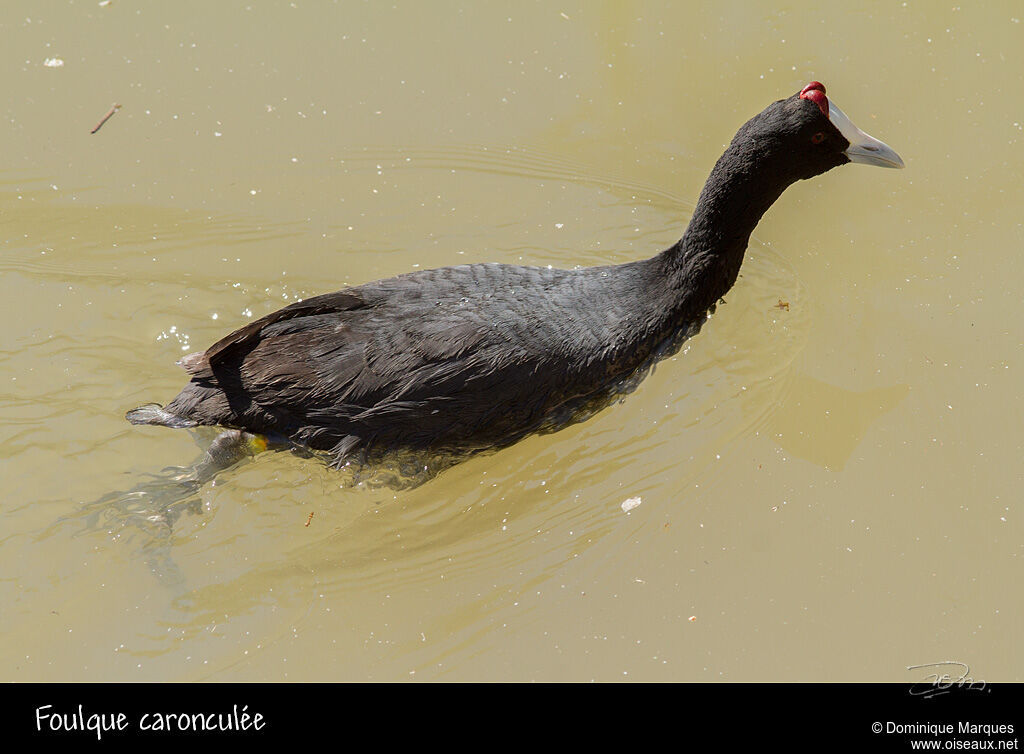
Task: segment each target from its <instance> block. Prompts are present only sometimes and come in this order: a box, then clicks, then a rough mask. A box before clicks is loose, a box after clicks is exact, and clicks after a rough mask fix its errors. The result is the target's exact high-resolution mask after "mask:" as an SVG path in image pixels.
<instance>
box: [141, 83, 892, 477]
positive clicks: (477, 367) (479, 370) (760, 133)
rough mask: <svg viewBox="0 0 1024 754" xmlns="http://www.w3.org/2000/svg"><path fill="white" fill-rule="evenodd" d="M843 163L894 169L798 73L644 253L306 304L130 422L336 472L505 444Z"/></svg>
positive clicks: (650, 339)
mask: <svg viewBox="0 0 1024 754" xmlns="http://www.w3.org/2000/svg"><path fill="white" fill-rule="evenodd" d="M847 162H862V163H866V164H869V165H878V166H881V167H893V168H901V167H903V161H902V160H901V159H900V157H899V155H897V154H896V153H895V152H894V151H893V150H892V149H891V148H889V147H888V146H887V145H885V144H883V143H882V142H880V141H878V140H877V139H874V138H872V137H870V136H868V135H867V134H865V133H864V132H863V131H861V130H860V129H858V128H857V127H856V126H854V125H853V123H851V122H850V120H849V118H847V117H846V116H845V115H844V114H843V112H842V111H841V110H840V109H839V108H838V107H836V106H835V105H834V104H832V103H831V102H830V101H829V99H828V98H827V97H826V95H825V87H824V86H822V85H821V84H820V83H818V82H811V83H810V84H808V85H807V86H806V87H804V88H803V89H802V90H801V91H800V92H798V93H796V94H794V95H793V96H791V97H789V98H788V99H783V100H779V101H778V102H775V103H773V104H772V105H769V106H768V107H767V108H766V109H765V110H764V111H763V112H762V113H760V114H759V115H756V116H755V117H753V118H752V119H751V120H749V121H747V123H746V124H744V125H743V127H742V128H740V130H739V131H738V132H737V133H736V136H735V137H734V138H733V140H732V143H731V144H730V145H729V147H728V149H727V150H726V151H725V154H723V155H722V156H721V158H719V160H718V162H717V164H716V165H715V167H714V169H713V170H712V171H711V175H710V177H709V178H708V180H707V183H706V184H705V186H704V189H703V191H702V192H701V195H700V199H699V201H698V202H697V207H696V209H695V211H694V214H693V218H692V220H691V221H690V224H689V227H687V229H686V233H685V234H684V235H683V237H682V238H681V239H680V240H679V241H678V242H677V243H675V244H674V245H673V246H671V247H670V248H668V249H666V250H665V251H663V252H661V253H660V254H658V255H656V256H654V257H652V258H650V259H645V260H643V261H639V262H629V263H627V264H621V265H612V266H605V267H590V268H584V269H576V270H559V269H546V268H540V267H522V266H514V265H505V264H471V265H460V266H457V267H444V268H441V269H436V270H424V271H418V272H412V273H408V274H405V275H399V276H398V277H393V278H388V279H386V280H379V281H377V282H373V283H367V284H365V285H360V286H357V287H354V288H346V289H344V290H341V291H338V292H336V293H328V294H324V295H321V296H314V297H313V298H310V299H307V300H305V301H300V302H297V303H294V304H292V305H290V306H286V307H285V308H283V309H281V310H279V311H276V312H274V313H272V314H269V315H267V316H266V317H263V318H262V319H259V320H256V321H254V322H252V323H250V324H248V325H246V326H245V327H242V328H241V329H239V330H236V331H235V332H233V333H231V334H230V335H228V336H226V337H224V338H222V339H221V340H219V341H217V342H216V343H214V344H213V345H212V346H211V347H210V348H208V349H207V350H206V351H205V352H204V353H195V354H192V355H190V356H188V357H186V358H184V359H182V360H181V362H179V363H180V364H181V365H182V366H183V367H184V368H185V370H186V371H187V372H188V373H189V374H190V375H191V381H190V382H189V383H188V384H187V385H186V386H185V388H184V389H183V390H182V391H181V393H179V394H178V396H177V397H176V398H175V399H174V400H172V401H171V402H170V403H169V404H168V405H167V406H166V407H165V408H161V407H160V406H158V405H156V404H149V405H146V406H142V407H140V408H137V409H135V410H133V411H130V412H128V414H127V419H128V420H129V421H130V422H132V423H134V424H160V425H164V426H168V427H192V426H196V425H219V426H222V427H227V428H233V429H234V430H236V431H234V432H231V431H229V432H226V433H225V434H224V435H222V438H223V442H222V445H231V444H234V443H238V442H240V440H241V439H244V440H246V441H248V442H250V444H251V442H252V441H253V439H254V438H253V435H252V434H250V433H256V434H258V435H260V436H270V437H278V438H283V439H286V440H287V441H289V442H290V443H294V444H297V445H299V446H303V447H307V448H311V449H315V450H325V451H329V453H330V454H331V457H332V461H333V463H334V464H335V465H338V466H341V465H344V464H346V463H347V462H348V461H349V460H351V459H355V458H365V457H366V454H367V453H369V452H372V451H380V450H386V449H390V448H411V449H414V450H415V449H422V450H430V451H435V450H436V451H466V450H468V451H473V450H480V449H484V448H493V447H499V446H502V445H507V444H509V443H511V442H514V441H516V440H518V439H520V438H521V437H523V436H524V435H526V434H529V433H531V432H535V431H539V430H543V429H548V428H553V425H554V424H555V423H557V422H556V420H555V419H554V418H553V417H558V416H567V415H571V414H572V413H573V412H574V411H578V410H579V408H580V407H582V406H585V405H587V403H588V401H590V402H592V401H594V400H597V399H600V398H601V396H603V395H607V394H609V392H610V391H611V392H614V390H615V389H616V386H617V385H621V384H622V382H623V380H625V379H627V378H628V377H629V376H630V375H632V374H634V373H635V372H636V371H637V370H638V369H640V368H641V367H643V366H644V365H645V364H647V363H649V362H650V360H651V359H653V358H657V357H658V356H659V355H663V354H664V352H665V351H666V350H670V349H671V344H673V343H678V342H681V340H680V339H681V336H683V335H686V334H689V333H692V332H695V331H696V329H697V328H699V326H700V323H701V322H702V321H704V319H705V318H706V314H707V312H708V311H709V310H710V309H712V308H713V307H714V306H715V304H716V302H717V301H718V300H719V299H720V298H721V297H722V296H723V295H724V294H725V292H726V291H728V290H729V289H730V288H731V287H732V285H733V283H734V282H735V281H736V276H737V274H738V273H739V269H740V263H741V262H742V261H743V253H744V251H745V250H746V247H747V242H748V240H749V238H750V234H751V232H752V231H753V230H754V226H756V225H757V222H758V221H759V220H760V219H761V216H762V215H763V214H764V213H765V212H766V211H767V210H768V208H769V207H770V206H771V205H772V203H773V202H775V200H776V199H778V198H779V196H780V195H781V194H782V192H783V191H784V190H785V189H786V187H787V186H789V185H790V184H792V183H795V182H796V181H798V180H800V179H804V178H812V177H814V176H816V175H820V174H821V173H824V172H826V171H828V170H831V169H832V168H834V167H837V166H839V165H843V164H845V163H847ZM237 430H242V431H241V432H239V431H237ZM256 439H257V441H260V439H259V438H256Z"/></svg>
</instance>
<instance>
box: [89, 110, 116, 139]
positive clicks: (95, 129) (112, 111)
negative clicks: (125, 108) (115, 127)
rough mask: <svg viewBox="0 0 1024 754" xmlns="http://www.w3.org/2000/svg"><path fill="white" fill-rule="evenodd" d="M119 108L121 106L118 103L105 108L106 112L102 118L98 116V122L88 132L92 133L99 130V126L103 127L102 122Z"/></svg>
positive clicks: (108, 118)
mask: <svg viewBox="0 0 1024 754" xmlns="http://www.w3.org/2000/svg"><path fill="white" fill-rule="evenodd" d="M120 109H121V106H120V105H118V104H115V105H114V106H113V107H112V108H110V109H109V110H107V114H106V115H104V116H103V117H102V118H100V122H99V123H97V124H96V128H94V129H93V130H92V131H90V132H89V133H91V134H94V133H96V132H97V131H99V130H100V129H101V128H103V124H104V123H106V122H107V121H108V120H110V118H111V117H112V116H113V115H114V113H116V112H117V111H118V110H120Z"/></svg>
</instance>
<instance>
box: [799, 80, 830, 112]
mask: <svg viewBox="0 0 1024 754" xmlns="http://www.w3.org/2000/svg"><path fill="white" fill-rule="evenodd" d="M800 99H809V100H810V101H811V102H813V103H814V104H815V105H817V106H818V109H819V110H821V114H822V115H824V116H825V117H826V118H827V117H828V97H826V96H825V86H824V85H823V84H822V83H821V82H820V81H812V82H811V83H810V84H808V85H807V86H805V87H804V88H803V89H801V90H800Z"/></svg>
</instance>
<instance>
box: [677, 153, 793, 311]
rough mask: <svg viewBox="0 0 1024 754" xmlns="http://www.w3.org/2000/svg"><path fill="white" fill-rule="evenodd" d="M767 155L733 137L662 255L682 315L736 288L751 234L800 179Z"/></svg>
mask: <svg viewBox="0 0 1024 754" xmlns="http://www.w3.org/2000/svg"><path fill="white" fill-rule="evenodd" d="M738 142H739V143H738ZM766 157H767V156H766V155H763V154H758V150H757V148H756V144H751V143H750V142H745V141H741V140H739V139H737V140H735V141H733V143H732V144H731V145H730V146H729V149H728V150H726V152H725V154H723V155H722V156H721V157H720V158H719V160H718V162H717V163H716V164H715V167H714V170H712V171H711V175H710V176H709V177H708V180H707V183H705V184H704V190H703V191H701V194H700V199H698V201H697V207H696V209H695V210H694V213H693V218H692V219H691V220H690V224H689V226H688V227H687V228H686V232H685V233H684V234H683V237H682V238H681V239H679V241H678V242H677V243H676V244H675V245H674V246H672V247H671V248H669V249H667V250H666V251H664V252H663V253H662V254H661V255H660V256H659V258H658V259H659V261H660V262H661V264H662V265H663V272H662V274H664V275H665V276H666V282H668V283H669V285H670V286H671V288H672V289H674V291H676V294H675V295H676V296H677V300H678V302H679V305H680V307H681V308H682V309H683V311H680V312H678V315H679V316H681V317H682V318H685V319H692V318H695V317H698V316H700V315H702V314H703V313H704V312H706V311H707V310H708V309H710V308H711V307H713V306H714V305H715V303H716V302H717V301H718V300H719V299H720V298H721V297H722V296H723V295H725V293H726V291H728V290H729V289H730V288H731V287H732V285H733V283H735V282H736V276H737V275H738V274H739V270H740V264H741V263H742V262H743V253H744V251H746V248H747V243H748V242H749V241H750V234H751V233H752V232H753V231H754V228H755V227H756V226H757V223H758V221H759V220H760V219H761V216H762V215H764V213H765V212H767V211H768V208H769V207H770V206H771V205H772V204H773V203H774V202H775V200H776V199H778V198H779V196H781V195H782V192H783V191H785V190H786V188H787V187H788V186H789V185H790V184H791V183H793V182H794V181H795V180H796V177H795V176H792V175H790V174H789V173H788V171H785V170H784V169H783V170H779V169H777V166H778V161H776V160H772V159H770V157H768V158H767V159H766Z"/></svg>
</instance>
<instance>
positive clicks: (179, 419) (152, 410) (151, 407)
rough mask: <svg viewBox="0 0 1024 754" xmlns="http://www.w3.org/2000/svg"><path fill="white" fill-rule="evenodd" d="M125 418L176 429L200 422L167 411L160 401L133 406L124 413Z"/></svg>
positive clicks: (193, 425)
mask: <svg viewBox="0 0 1024 754" xmlns="http://www.w3.org/2000/svg"><path fill="white" fill-rule="evenodd" d="M124 418H125V419H127V420H128V421H130V422H131V423H132V424H156V425H159V426H161V427H172V428H174V429H183V428H185V427H195V426H197V424H198V422H195V421H193V420H192V419H186V418H185V417H183V416H178V415H177V414H172V413H170V412H169V411H165V410H164V407H163V406H161V405H160V404H159V403H147V404H146V405H144V406H139V407H138V408H133V409H132V410H131V411H129V412H128V413H127V414H125V415H124Z"/></svg>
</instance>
